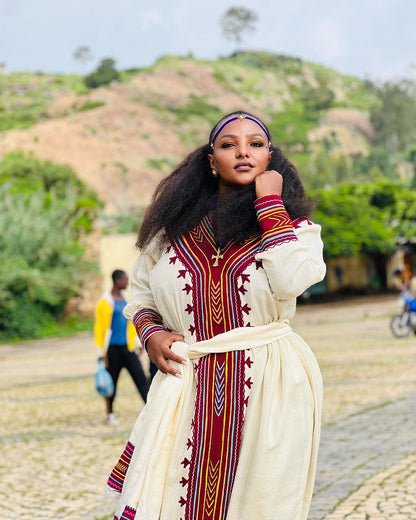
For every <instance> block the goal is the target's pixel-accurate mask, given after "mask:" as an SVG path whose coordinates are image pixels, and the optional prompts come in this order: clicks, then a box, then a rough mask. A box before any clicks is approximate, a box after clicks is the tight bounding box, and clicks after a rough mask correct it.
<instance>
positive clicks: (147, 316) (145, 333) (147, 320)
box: [133, 309, 165, 348]
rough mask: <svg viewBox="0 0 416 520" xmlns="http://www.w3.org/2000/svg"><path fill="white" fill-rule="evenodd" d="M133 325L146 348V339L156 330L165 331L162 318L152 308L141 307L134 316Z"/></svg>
mask: <svg viewBox="0 0 416 520" xmlns="http://www.w3.org/2000/svg"><path fill="white" fill-rule="evenodd" d="M133 325H134V326H135V328H136V332H137V335H138V336H139V339H140V342H141V344H142V345H143V347H144V348H146V341H147V340H148V339H149V338H150V336H152V335H153V334H154V333H155V332H163V331H164V330H165V328H164V327H163V325H162V318H161V317H160V316H159V314H158V313H157V312H155V311H153V310H151V309H140V310H139V311H138V312H136V314H135V315H134V316H133Z"/></svg>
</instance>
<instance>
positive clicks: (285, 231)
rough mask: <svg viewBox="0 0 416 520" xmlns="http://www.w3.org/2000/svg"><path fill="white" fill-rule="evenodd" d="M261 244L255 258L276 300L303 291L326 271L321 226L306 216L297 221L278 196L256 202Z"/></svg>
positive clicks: (294, 295)
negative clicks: (290, 215)
mask: <svg viewBox="0 0 416 520" xmlns="http://www.w3.org/2000/svg"><path fill="white" fill-rule="evenodd" d="M255 209H256V213H257V219H258V222H259V226H260V230H261V234H262V244H261V249H260V251H259V253H257V255H256V260H258V261H261V262H262V265H263V268H264V269H265V271H266V275H267V278H268V280H269V284H270V287H271V289H272V291H273V294H274V296H275V297H276V298H277V299H283V300H284V299H289V298H293V297H297V296H299V295H300V294H302V293H303V292H304V291H305V290H306V289H308V287H310V286H311V285H313V284H315V283H317V282H319V281H321V280H322V279H323V278H324V276H325V272H326V266H325V263H324V261H323V243H322V240H321V236H320V232H321V227H320V226H319V225H317V224H313V223H312V222H310V221H309V220H307V219H298V220H296V221H294V222H292V221H291V220H290V217H289V215H288V213H287V211H286V209H285V207H284V205H283V201H282V198H281V197H279V196H278V195H269V196H266V197H261V198H259V199H257V200H256V201H255Z"/></svg>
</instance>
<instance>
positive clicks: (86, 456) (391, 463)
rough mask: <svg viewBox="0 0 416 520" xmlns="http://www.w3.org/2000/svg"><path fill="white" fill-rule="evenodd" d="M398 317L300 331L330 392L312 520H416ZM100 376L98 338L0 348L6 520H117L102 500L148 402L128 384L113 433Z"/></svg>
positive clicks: (327, 313)
mask: <svg viewBox="0 0 416 520" xmlns="http://www.w3.org/2000/svg"><path fill="white" fill-rule="evenodd" d="M395 311H396V299H395V298H394V297H389V298H360V299H357V300H354V301H349V302H342V303H336V304H334V303H331V304H322V305H313V306H312V305H311V306H305V307H303V308H301V309H299V312H298V314H297V317H296V319H295V320H294V321H295V330H296V331H297V332H299V333H300V334H301V335H302V336H303V337H304V338H305V339H306V340H307V341H308V343H309V344H310V345H311V347H312V349H313V350H314V352H315V353H316V356H317V358H318V361H319V363H320V366H321V370H322V373H323V377H324V388H325V399H324V427H323V430H322V442H321V448H320V452H319V460H318V472H317V480H316V486H315V495H314V498H313V501H312V507H311V511H310V515H309V520H416V433H415V432H416V377H415V374H416V338H414V337H410V338H406V339H404V340H397V339H394V338H393V337H392V336H391V334H390V331H389V329H388V319H389V316H390V315H391V314H393V313H394V312H395ZM95 369H96V363H95V351H94V348H93V346H92V338H91V337H89V336H78V337H73V338H63V339H48V340H44V341H34V342H24V343H20V344H15V345H0V409H1V420H0V520H15V519H16V518H19V520H48V519H53V520H61V519H64V520H84V519H85V520H108V519H110V518H112V515H111V513H112V511H113V505H112V503H111V502H106V501H103V500H102V497H101V491H102V489H103V488H104V486H105V481H106V478H107V475H108V473H109V471H110V470H111V468H112V466H113V464H114V462H115V461H116V460H117V459H118V457H119V455H120V452H121V450H122V449H123V447H124V444H125V441H126V439H127V437H128V435H129V433H130V430H131V427H132V424H133V422H134V420H135V418H136V415H137V412H139V411H140V409H141V407H142V404H143V403H142V401H141V399H140V397H139V396H138V395H137V392H136V390H135V388H134V386H133V384H132V382H131V380H130V379H129V377H128V375H126V374H124V375H122V377H121V381H120V393H119V395H118V397H117V399H116V413H117V415H118V417H119V419H120V425H119V426H118V427H116V428H111V427H108V426H107V425H105V424H104V421H103V419H104V403H103V402H102V400H101V398H99V397H98V396H97V395H96V393H95V391H94V388H93V374H94V372H95ZM141 520H142V519H141ZM143 520H145V519H143ZM172 520H175V519H172ZM253 520H264V519H261V518H259V519H253ZM267 520H269V519H267ZM273 520H275V519H273ZM276 520H291V519H276Z"/></svg>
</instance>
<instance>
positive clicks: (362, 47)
mask: <svg viewBox="0 0 416 520" xmlns="http://www.w3.org/2000/svg"><path fill="white" fill-rule="evenodd" d="M234 6H238V7H247V8H249V9H251V10H253V11H255V12H256V13H257V15H258V17H259V19H258V22H257V29H256V31H255V32H254V33H252V34H251V35H248V36H247V37H245V38H244V39H243V42H242V45H241V46H242V47H245V48H251V49H259V50H268V51H271V52H275V53H283V54H290V55H293V56H297V57H300V58H303V59H305V60H309V61H315V62H318V63H322V64H324V65H327V66H329V67H332V68H334V69H336V70H338V71H340V72H342V73H345V74H350V75H353V76H357V77H361V78H371V79H373V80H384V79H397V78H400V77H404V76H406V77H413V78H415V77H416V22H415V20H416V0H286V1H283V0H256V1H251V2H250V1H248V0H231V1H230V2H229V1H227V0H226V1H224V0H205V1H201V0H155V1H153V2H151V1H150V2H144V1H143V0H61V1H59V0H0V63H1V62H3V63H5V64H6V70H7V71H9V72H10V71H16V70H24V71H45V72H63V73H70V72H81V73H83V72H85V71H90V70H92V69H93V68H95V67H96V65H97V64H98V62H99V61H100V60H101V59H102V58H104V57H112V58H114V59H115V60H116V62H117V67H118V68H129V67H144V66H147V65H151V64H152V63H153V62H154V61H155V60H156V59H157V58H158V57H160V56H162V55H164V54H179V55H186V54H188V53H190V52H191V53H193V55H194V56H195V57H197V58H204V59H215V58H217V57H219V56H226V55H229V54H230V53H231V52H233V51H234V50H235V43H233V42H230V41H228V40H226V39H225V38H224V37H223V35H222V33H221V29H220V25H219V20H220V18H221V16H222V15H223V14H224V12H225V11H226V10H227V9H228V8H229V7H234ZM80 45H87V46H89V48H90V49H91V52H92V55H93V58H94V59H93V61H91V62H90V63H89V64H88V65H87V66H86V67H85V68H84V69H83V68H82V65H81V64H80V63H77V61H76V60H74V58H73V53H74V51H75V50H76V49H77V47H79V46H80Z"/></svg>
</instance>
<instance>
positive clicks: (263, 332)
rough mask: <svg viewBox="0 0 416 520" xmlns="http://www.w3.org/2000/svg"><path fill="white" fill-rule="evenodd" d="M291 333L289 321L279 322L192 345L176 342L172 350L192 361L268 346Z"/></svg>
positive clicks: (239, 330) (245, 328)
mask: <svg viewBox="0 0 416 520" xmlns="http://www.w3.org/2000/svg"><path fill="white" fill-rule="evenodd" d="M291 333H293V331H292V328H291V327H290V325H289V323H288V322H287V321H277V322H272V323H268V324H267V325H257V326H255V327H238V328H236V329H233V330H230V331H228V332H223V333H222V334H217V335H216V336H214V337H213V338H211V339H208V340H205V341H198V342H197V343H194V344H192V345H189V344H188V343H183V342H182V341H175V342H174V343H173V344H172V350H173V351H174V352H175V353H176V354H178V355H180V356H182V357H184V358H185V359H191V360H192V359H198V358H200V357H202V356H206V355H207V354H215V353H217V354H218V353H220V352H229V351H231V350H246V349H249V348H256V347H260V346H263V345H268V344H269V343H272V342H274V341H276V340H278V339H279V338H282V337H283V336H286V335H287V334H291ZM176 365H178V363H176ZM179 366H181V365H179Z"/></svg>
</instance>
